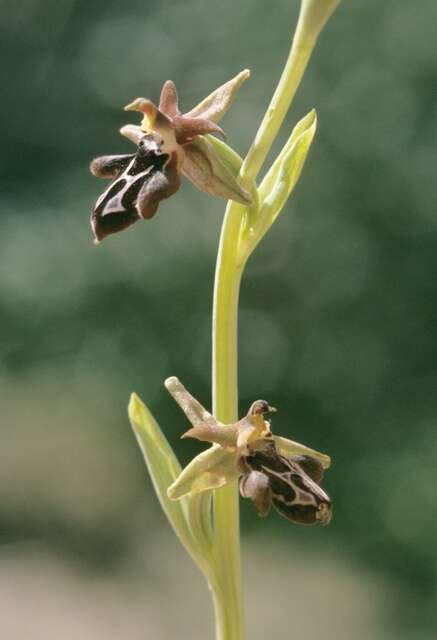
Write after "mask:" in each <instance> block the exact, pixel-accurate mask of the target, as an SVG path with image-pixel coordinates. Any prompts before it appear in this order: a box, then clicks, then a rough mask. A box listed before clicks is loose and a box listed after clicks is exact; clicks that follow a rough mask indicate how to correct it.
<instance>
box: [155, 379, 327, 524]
mask: <svg viewBox="0 0 437 640" xmlns="http://www.w3.org/2000/svg"><path fill="white" fill-rule="evenodd" d="M166 387H167V389H168V390H169V391H170V393H171V394H172V395H173V397H174V398H175V400H176V401H177V402H178V404H179V405H180V406H181V408H182V410H183V411H184V413H185V414H186V416H187V417H188V419H189V420H190V422H191V423H192V424H193V428H192V429H189V431H187V432H186V433H184V435H183V436H182V437H183V438H184V437H190V438H197V439H198V440H201V441H204V442H210V443H211V444H213V446H212V447H211V448H210V449H207V450H206V451H203V452H202V453H200V454H199V455H198V456H196V457H195V458H194V459H193V460H192V461H191V462H190V463H189V464H188V466H187V467H185V469H183V471H182V472H181V474H180V475H179V477H178V478H176V480H175V481H174V482H173V483H172V484H171V485H170V487H169V488H168V490H167V495H168V497H169V498H170V499H171V500H178V499H180V498H182V497H184V496H186V495H194V494H196V493H200V492H202V491H207V490H211V489H218V488H220V487H222V486H224V485H225V484H227V483H228V482H231V481H232V480H236V479H237V478H240V494H241V496H242V497H243V498H249V499H251V500H252V501H253V503H254V504H255V506H256V508H257V510H258V513H259V514H260V515H261V516H266V515H267V514H268V513H269V510H270V507H271V506H272V505H273V507H274V508H275V509H276V511H277V512H278V513H280V514H281V515H282V516H284V517H286V518H287V519H288V520H291V521H292V522H295V523H297V524H306V525H311V524H318V523H320V524H328V523H329V522H330V520H331V513H332V508H331V500H330V498H329V496H328V494H327V493H326V492H325V491H324V490H323V489H322V488H321V486H320V482H321V481H322V479H323V472H324V468H327V467H328V466H329V462H330V461H329V457H328V456H326V455H324V454H320V453H318V452H316V451H314V450H313V449H309V448H308V447H305V446H304V445H300V444H298V443H296V442H293V441H291V440H287V439H286V438H277V437H275V436H274V435H273V434H272V432H271V423H270V420H267V419H265V415H266V414H268V413H272V412H274V411H276V409H275V408H274V407H270V406H269V404H268V403H267V402H266V401H265V400H257V401H256V402H254V403H253V404H252V405H251V407H250V409H249V411H248V412H247V415H246V416H244V418H242V419H241V420H239V421H238V422H236V423H235V424H230V425H223V424H221V423H219V422H218V421H216V420H215V418H214V417H213V416H212V415H211V414H210V413H208V412H207V411H206V409H204V408H203V407H202V405H200V403H199V402H198V401H197V400H195V399H194V398H193V397H192V396H191V395H190V394H189V393H188V391H187V390H186V389H185V388H184V387H183V386H182V385H181V383H180V382H179V381H178V380H177V378H169V379H168V380H167V381H166ZM290 454H291V455H290Z"/></svg>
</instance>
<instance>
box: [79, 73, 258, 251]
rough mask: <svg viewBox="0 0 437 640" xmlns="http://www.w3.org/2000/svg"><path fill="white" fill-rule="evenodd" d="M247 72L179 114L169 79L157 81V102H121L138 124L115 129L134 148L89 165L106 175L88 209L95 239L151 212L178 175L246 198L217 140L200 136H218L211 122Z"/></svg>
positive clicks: (173, 187) (238, 198)
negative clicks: (139, 119)
mask: <svg viewBox="0 0 437 640" xmlns="http://www.w3.org/2000/svg"><path fill="white" fill-rule="evenodd" d="M249 75H250V73H249V71H248V70H245V71H242V72H241V73H239V74H238V75H237V76H235V77H234V78H232V80H229V82H227V83H226V84H224V85H222V86H220V87H219V88H218V89H216V90H215V91H213V93H211V94H210V95H209V96H208V97H206V98H205V99H204V100H202V102H200V103H199V104H198V105H197V106H196V107H194V108H193V109H191V111H188V112H187V113H185V114H182V113H181V112H180V109H179V104H178V96H177V91H176V87H175V85H174V83H173V82H172V81H171V80H167V82H165V83H164V85H163V87H162V91H161V97H160V101H159V107H157V106H156V105H154V104H153V102H151V101H150V100H147V99H146V98H137V99H136V100H134V101H133V102H132V103H130V104H128V105H127V106H126V107H125V111H139V112H140V113H142V114H143V120H142V123H141V125H140V126H137V125H132V124H128V125H125V126H124V127H122V128H121V129H120V133H121V134H122V135H124V136H125V137H127V138H128V139H129V140H131V142H133V143H134V144H135V145H136V146H137V150H136V152H135V153H133V154H127V155H115V156H114V155H113V156H102V157H99V158H96V159H94V160H93V161H92V162H91V165H90V170H91V173H93V175H95V176H96V177H98V178H111V179H112V182H111V183H110V184H109V186H108V188H107V189H106V190H105V191H104V193H103V194H102V195H101V196H100V198H99V199H98V200H97V202H96V205H95V207H94V210H93V212H92V214H91V227H92V230H93V234H94V236H95V241H96V243H99V242H100V241H101V240H103V239H104V238H105V237H106V236H108V235H110V234H113V233H117V232H118V231H122V230H123V229H126V228H127V227H129V226H130V225H132V224H133V223H134V222H136V221H137V220H141V219H148V218H152V217H153V216H154V215H155V213H156V211H157V209H158V206H159V203H160V201H161V200H163V199H165V198H168V197H170V196H171V195H173V194H174V193H176V191H177V190H178V189H179V187H180V183H181V175H184V176H185V177H186V178H188V179H189V180H190V181H191V182H192V183H193V184H194V185H195V186H196V187H197V188H198V189H200V190H201V191H204V192H206V193H208V194H210V195H214V196H220V197H223V198H226V199H230V200H235V201H236V202H241V203H243V204H250V203H251V201H252V200H251V197H250V195H249V194H248V192H247V191H246V190H245V189H243V187H241V186H240V185H239V184H238V182H237V180H236V176H235V173H234V172H233V171H232V170H231V168H230V167H229V166H228V164H226V163H225V162H223V160H222V158H221V156H220V155H219V152H218V151H217V146H216V145H213V144H212V143H211V142H210V140H208V138H206V137H205V136H206V135H207V134H216V135H220V136H224V133H223V130H222V129H221V128H220V127H219V126H218V124H217V122H218V121H219V120H220V119H221V118H222V117H223V115H224V114H225V113H226V111H227V110H228V108H229V107H230V105H231V103H232V102H233V100H234V97H235V95H236V93H237V91H238V89H239V88H240V86H241V85H242V84H243V82H244V81H245V80H246V79H247V78H248V77H249Z"/></svg>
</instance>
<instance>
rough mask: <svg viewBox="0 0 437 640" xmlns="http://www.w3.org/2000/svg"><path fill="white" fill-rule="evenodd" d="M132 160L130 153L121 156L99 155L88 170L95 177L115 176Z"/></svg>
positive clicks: (107, 177) (106, 177)
mask: <svg viewBox="0 0 437 640" xmlns="http://www.w3.org/2000/svg"><path fill="white" fill-rule="evenodd" d="M131 160H132V154H128V155H123V156H100V157H99V158H94V160H92V162H91V164H90V171H91V173H92V174H93V176H96V178H105V179H109V178H117V177H118V176H119V175H120V173H121V172H122V171H124V170H125V169H126V167H127V165H128V164H129V162H130V161H131Z"/></svg>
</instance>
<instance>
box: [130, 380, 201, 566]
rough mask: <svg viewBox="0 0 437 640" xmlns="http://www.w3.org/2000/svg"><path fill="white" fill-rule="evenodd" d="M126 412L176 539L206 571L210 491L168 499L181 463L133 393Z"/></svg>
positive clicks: (156, 424) (143, 405)
mask: <svg viewBox="0 0 437 640" xmlns="http://www.w3.org/2000/svg"><path fill="white" fill-rule="evenodd" d="M128 412H129V418H130V421H131V425H132V429H133V431H134V433H135V436H136V439H137V441H138V444H139V446H140V449H141V451H142V453H143V456H144V460H145V463H146V466H147V469H148V471H149V474H150V477H151V479H152V483H153V486H154V489H155V492H156V495H157V496H158V499H159V502H160V504H161V507H162V509H163V511H164V513H165V515H166V516H167V518H168V520H169V522H170V524H171V526H172V527H173V529H174V531H175V533H176V535H177V536H178V538H179V540H180V541H181V542H182V544H183V545H184V547H185V548H186V550H187V551H188V553H189V554H190V555H191V557H192V558H193V559H194V561H195V562H196V563H197V564H198V565H199V567H200V568H201V569H202V570H203V571H205V570H206V569H207V567H208V563H209V552H210V548H211V538H212V535H211V511H210V507H211V493H210V492H208V493H203V494H201V495H196V496H189V497H185V498H183V499H182V500H179V501H178V502H174V501H173V500H170V499H169V498H168V496H167V489H168V487H169V486H170V485H171V484H172V483H173V482H174V481H175V480H176V478H178V476H179V475H180V473H181V470H182V469H181V465H180V464H179V461H178V459H177V457H176V456H175V454H174V452H173V449H172V448H171V446H170V445H169V443H168V441H167V438H166V437H165V435H164V434H163V432H162V431H161V429H160V427H159V425H158V423H157V422H156V420H155V418H154V417H153V415H152V414H151V412H150V411H149V409H148V408H147V406H146V405H145V404H144V403H143V402H142V401H141V399H140V398H139V397H138V396H137V395H136V394H135V393H133V394H132V395H131V398H130V402H129V409H128Z"/></svg>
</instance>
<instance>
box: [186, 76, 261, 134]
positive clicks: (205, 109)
mask: <svg viewBox="0 0 437 640" xmlns="http://www.w3.org/2000/svg"><path fill="white" fill-rule="evenodd" d="M249 76H250V71H249V69H245V70H244V71H241V72H240V73H239V74H238V75H236V76H235V78H232V80H229V82H226V83H225V84H222V85H221V87H219V88H218V89H216V90H215V91H213V92H212V93H211V94H210V95H209V96H207V97H206V98H205V99H204V100H202V102H200V103H199V104H198V105H197V106H196V107H194V109H191V111H188V113H186V114H184V115H185V116H186V117H188V118H206V119H207V120H212V121H213V122H218V121H219V120H220V119H221V118H222V117H223V116H224V115H225V113H226V111H227V110H228V109H229V107H230V106H231V104H232V102H233V100H234V98H235V95H236V93H237V91H238V89H239V88H240V87H241V85H242V84H243V82H245V81H246V80H247V78H248V77H249Z"/></svg>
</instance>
